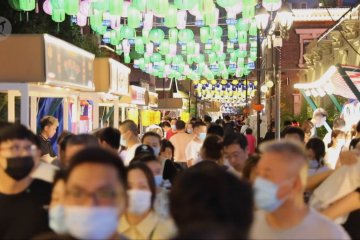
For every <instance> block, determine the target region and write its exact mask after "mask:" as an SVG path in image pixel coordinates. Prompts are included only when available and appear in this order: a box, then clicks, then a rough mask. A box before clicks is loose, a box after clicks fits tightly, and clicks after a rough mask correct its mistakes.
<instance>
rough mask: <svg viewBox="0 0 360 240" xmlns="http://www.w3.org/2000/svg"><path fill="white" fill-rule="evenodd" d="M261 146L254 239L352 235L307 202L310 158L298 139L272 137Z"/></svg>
mask: <svg viewBox="0 0 360 240" xmlns="http://www.w3.org/2000/svg"><path fill="white" fill-rule="evenodd" d="M260 150H261V152H262V153H263V154H262V156H261V159H260V161H259V163H258V165H257V177H256V179H255V182H254V192H255V203H256V205H257V207H258V211H257V213H256V216H255V222H254V225H253V227H252V239H350V238H349V236H348V235H347V233H346V232H345V231H344V229H343V228H342V227H341V226H339V225H336V224H335V223H333V222H331V221H330V220H329V219H326V218H325V217H323V216H321V215H320V214H319V213H318V212H316V211H315V210H314V209H312V208H309V207H308V206H307V205H306V204H305V203H304V197H303V196H304V189H305V185H306V178H307V160H306V155H305V151H304V149H303V147H302V146H301V145H300V144H299V143H296V142H292V141H286V140H281V141H272V142H269V143H268V144H264V145H262V146H260Z"/></svg>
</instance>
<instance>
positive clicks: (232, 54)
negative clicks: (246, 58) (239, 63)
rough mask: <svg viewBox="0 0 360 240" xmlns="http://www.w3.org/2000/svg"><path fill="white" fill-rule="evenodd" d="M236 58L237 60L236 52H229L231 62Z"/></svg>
mask: <svg viewBox="0 0 360 240" xmlns="http://www.w3.org/2000/svg"><path fill="white" fill-rule="evenodd" d="M236 60H237V56H236V54H235V53H230V61H231V62H236Z"/></svg>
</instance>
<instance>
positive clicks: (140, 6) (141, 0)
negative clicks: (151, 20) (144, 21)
mask: <svg viewBox="0 0 360 240" xmlns="http://www.w3.org/2000/svg"><path fill="white" fill-rule="evenodd" d="M131 5H132V6H133V7H134V8H136V9H137V10H139V11H141V12H144V11H145V9H146V0H132V2H131Z"/></svg>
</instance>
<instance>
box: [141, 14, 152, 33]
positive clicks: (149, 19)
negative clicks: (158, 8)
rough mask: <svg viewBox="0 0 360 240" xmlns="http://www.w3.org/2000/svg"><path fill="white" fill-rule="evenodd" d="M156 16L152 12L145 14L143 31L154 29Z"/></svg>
mask: <svg viewBox="0 0 360 240" xmlns="http://www.w3.org/2000/svg"><path fill="white" fill-rule="evenodd" d="M153 20H154V14H153V13H152V12H146V13H145V14H144V26H143V29H145V30H150V29H152V27H153Z"/></svg>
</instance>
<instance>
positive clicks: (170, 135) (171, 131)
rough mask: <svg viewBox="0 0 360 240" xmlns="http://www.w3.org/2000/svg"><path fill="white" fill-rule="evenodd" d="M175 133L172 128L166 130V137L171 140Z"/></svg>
mask: <svg viewBox="0 0 360 240" xmlns="http://www.w3.org/2000/svg"><path fill="white" fill-rule="evenodd" d="M175 134H176V132H173V130H172V129H170V130H169V131H167V132H166V139H167V140H170V138H171V137H172V136H174V135H175Z"/></svg>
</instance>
